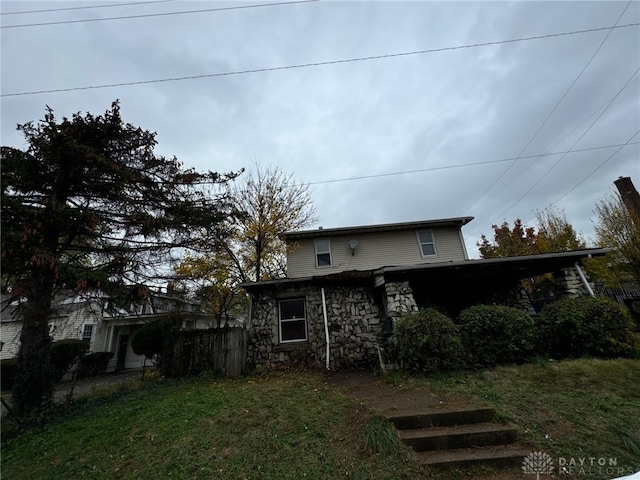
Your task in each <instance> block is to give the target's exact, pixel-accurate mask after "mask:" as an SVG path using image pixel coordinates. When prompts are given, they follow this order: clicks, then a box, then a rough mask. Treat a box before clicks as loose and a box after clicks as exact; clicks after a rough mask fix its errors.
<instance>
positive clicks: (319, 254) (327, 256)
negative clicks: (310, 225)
mask: <svg viewBox="0 0 640 480" xmlns="http://www.w3.org/2000/svg"><path fill="white" fill-rule="evenodd" d="M314 243H315V245H316V265H317V266H318V267H330V266H331V241H330V240H329V239H328V238H318V239H316V240H314Z"/></svg>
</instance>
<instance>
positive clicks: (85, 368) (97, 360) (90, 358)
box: [78, 352, 113, 378]
mask: <svg viewBox="0 0 640 480" xmlns="http://www.w3.org/2000/svg"><path fill="white" fill-rule="evenodd" d="M112 358H113V352H93V353H89V354H87V355H85V356H84V357H81V358H80V368H79V369H78V377H79V378H83V377H94V376H96V375H98V374H99V373H104V372H105V371H106V370H107V365H108V364H109V360H111V359H112Z"/></svg>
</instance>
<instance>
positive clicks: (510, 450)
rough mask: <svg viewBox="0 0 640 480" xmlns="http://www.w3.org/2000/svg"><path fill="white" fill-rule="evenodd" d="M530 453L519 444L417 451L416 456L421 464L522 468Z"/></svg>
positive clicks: (432, 465) (444, 466)
mask: <svg viewBox="0 0 640 480" xmlns="http://www.w3.org/2000/svg"><path fill="white" fill-rule="evenodd" d="M529 453H531V451H530V450H525V449H523V448H521V447H518V446H505V447H483V448H465V449H455V450H438V451H431V452H416V453H415V456H416V459H417V460H418V462H419V463H420V464H421V465H428V466H430V467H438V468H440V467H443V468H446V467H468V466H470V465H478V464H481V465H486V466H489V467H500V468H510V467H512V468H520V467H522V462H523V461H524V458H525V457H526V456H527V455H529Z"/></svg>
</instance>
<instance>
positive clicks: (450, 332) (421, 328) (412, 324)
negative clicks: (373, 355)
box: [394, 308, 462, 372]
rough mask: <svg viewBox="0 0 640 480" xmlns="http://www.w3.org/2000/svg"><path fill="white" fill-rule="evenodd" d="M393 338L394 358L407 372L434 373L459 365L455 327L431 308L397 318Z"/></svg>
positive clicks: (459, 356)
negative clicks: (395, 343)
mask: <svg viewBox="0 0 640 480" xmlns="http://www.w3.org/2000/svg"><path fill="white" fill-rule="evenodd" d="M394 337H396V341H397V344H398V357H399V359H400V360H401V361H402V362H403V366H404V368H406V369H408V370H414V371H425V372H436V371H439V370H453V369H455V368H458V367H459V366H460V365H461V364H462V362H461V357H462V345H461V343H460V336H459V333H458V328H457V327H456V325H455V324H454V323H453V321H452V320H451V319H450V318H449V317H447V316H446V315H444V314H442V313H440V312H438V311H437V310H434V309H432V308H427V309H423V310H420V311H419V312H411V313H406V314H404V315H403V316H402V317H400V318H399V319H398V322H397V324H396V326H395V329H394Z"/></svg>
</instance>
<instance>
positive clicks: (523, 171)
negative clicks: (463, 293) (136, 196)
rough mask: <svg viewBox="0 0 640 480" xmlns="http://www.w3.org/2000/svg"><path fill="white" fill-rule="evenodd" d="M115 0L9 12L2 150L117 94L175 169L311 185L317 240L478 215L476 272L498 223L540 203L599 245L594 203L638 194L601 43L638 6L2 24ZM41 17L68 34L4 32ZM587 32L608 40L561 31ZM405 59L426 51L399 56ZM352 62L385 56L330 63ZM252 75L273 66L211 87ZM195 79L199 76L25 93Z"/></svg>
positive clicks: (633, 53)
mask: <svg viewBox="0 0 640 480" xmlns="http://www.w3.org/2000/svg"><path fill="white" fill-rule="evenodd" d="M125 1H126V0H125ZM273 1H274V3H275V1H276V0H273ZM113 3H117V2H115V1H107V2H32V1H21V2H9V1H6V2H5V1H3V2H2V17H1V18H2V33H1V35H2V36H1V40H2V51H1V53H2V85H1V93H2V99H1V105H0V106H1V120H2V130H1V134H2V138H1V140H2V145H10V146H14V147H19V148H20V147H24V141H23V139H22V138H21V137H20V136H19V134H18V133H17V132H16V130H15V126H16V124H18V123H24V122H27V121H31V120H39V119H41V118H43V115H44V111H45V105H49V106H50V107H52V108H53V109H54V112H55V113H56V115H57V116H58V117H62V116H70V115H71V114H72V113H74V112H78V111H81V112H91V113H94V114H101V113H103V112H104V111H105V110H106V109H107V108H109V106H110V104H111V102H112V101H113V100H115V99H120V101H121V107H122V115H123V118H124V120H125V121H126V122H130V123H133V124H134V125H136V126H140V127H142V128H144V129H147V130H151V131H155V132H157V134H158V135H157V140H158V147H157V150H156V151H157V153H159V154H163V155H175V156H177V157H178V158H179V159H180V160H181V161H182V162H183V163H184V164H185V165H186V166H188V167H195V168H197V169H199V170H213V171H219V172H227V171H234V170H238V169H240V168H242V167H244V168H247V169H252V168H254V163H255V162H257V163H259V164H261V165H264V166H272V165H274V166H278V167H279V168H280V169H282V170H283V171H284V172H286V173H293V174H294V176H295V178H296V179H297V180H299V181H300V182H306V183H311V184H312V186H311V192H312V197H313V200H314V203H315V206H316V207H317V209H318V213H319V222H318V224H317V225H314V227H317V226H320V225H322V226H324V227H325V228H330V227H341V226H356V225H368V224H378V223H393V222H405V221H413V220H428V219H436V218H448V217H458V216H473V217H475V220H474V221H472V222H471V223H470V224H469V225H467V226H466V227H464V229H463V232H464V234H465V238H466V242H467V248H468V250H469V254H470V256H472V257H477V255H478V254H477V248H476V246H475V244H476V242H477V241H478V239H479V236H480V234H481V233H484V234H487V235H489V236H490V235H491V234H492V229H491V225H492V224H493V223H501V222H502V221H504V220H507V221H509V222H510V223H512V222H513V220H514V219H515V218H518V217H519V218H521V219H522V220H523V221H524V222H526V224H527V225H534V224H535V210H536V209H544V208H545V207H547V206H548V205H550V204H554V205H555V206H556V207H558V208H560V209H563V210H564V211H565V212H566V215H567V217H568V219H569V221H570V222H572V223H573V225H574V226H575V227H576V228H577V230H578V231H580V232H582V234H583V235H584V237H585V238H586V239H587V240H588V241H590V240H593V224H592V220H593V216H594V215H593V208H594V205H595V203H596V202H597V201H598V200H600V199H602V198H604V197H606V196H607V195H609V194H611V193H612V192H613V191H614V188H613V181H614V180H615V179H616V178H618V177H619V176H630V177H631V178H632V180H633V181H634V182H635V184H636V187H637V188H639V189H640V148H639V145H638V144H637V143H636V144H634V142H640V133H638V132H639V131H640V81H639V74H638V68H639V67H640V27H638V26H637V25H635V26H626V27H622V28H615V29H614V28H611V27H613V26H614V25H616V24H617V25H618V26H624V25H629V24H637V23H638V22H640V3H639V2H638V1H633V2H626V1H625V2H615V1H606V2H594V1H589V2H577V1H572V2H526V1H518V2H470V3H458V2H423V1H414V2H397V1H396V2H378V1H351V2H338V1H317V2H301V3H289V4H283V5H271V6H262V7H256V8H234V9H228V8H227V9H225V10H217V11H207V12H198V13H182V14H178V15H162V16H158V15H157V14H159V13H169V12H188V11H193V10H203V9H207V10H210V9H220V8H225V7H240V6H245V5H257V3H253V2H250V1H247V2H239V1H234V2H211V1H207V2H205V1H199V2H193V1H180V0H174V1H162V2H148V3H145V4H136V5H132V4H131V3H134V2H133V1H130V2H127V3H130V4H129V5H126V3H125V2H122V3H121V4H120V5H118V6H111V7H104V8H81V9H78V8H76V9H70V10H60V11H49V12H41V13H31V14H16V15H10V14H9V13H11V12H24V11H28V10H40V9H62V8H68V7H95V6H98V5H108V4H113ZM263 5H264V4H263ZM623 12H624V13H623ZM139 15H147V16H144V17H140V18H128V19H116V20H101V21H90V22H76V23H68V22H73V21H77V20H87V19H91V20H94V19H101V18H103V19H106V18H112V17H122V16H139ZM45 22H67V23H62V24H54V25H40V26H23V27H18V28H8V27H10V26H12V25H25V24H34V23H45ZM591 29H601V30H598V31H593V32H585V33H572V34H568V35H561V36H557V35H556V34H564V33H570V32H576V31H582V30H591ZM549 35H556V36H549ZM540 36H548V37H547V38H539V39H531V40H524V41H513V40H518V39H523V38H528V37H540ZM487 43H490V45H484V46H477V44H487ZM473 45H476V46H473ZM452 47H463V48H452ZM412 52H422V53H414V54H409V55H395V54H406V53H412ZM365 57H383V58H373V59H367V60H358V61H349V62H343V61H344V60H351V59H363V58H365ZM335 61H339V63H329V64H324V65H316V66H306V67H301V68H288V69H277V67H289V66H299V65H306V64H314V63H325V62H335ZM274 68H276V69H274ZM269 69H271V70H269ZM247 70H266V71H259V72H253V73H241V74H233V75H224V76H213V75H214V74H221V73H233V72H242V71H247ZM193 76H206V77H204V78H199V79H186V80H175V81H166V82H156V83H142V84H135V85H129V86H112V87H107V88H95V89H76V90H72V91H62V92H60V91H59V92H51V93H39V94H32V92H40V91H43V90H58V89H69V88H82V87H93V86H101V85H108V84H119V83H129V82H148V81H153V80H164V79H175V78H178V77H193ZM14 94H21V95H14ZM634 135H635V136H634ZM625 143H628V144H627V145H626V146H622V145H623V144H625ZM600 147H604V148H600ZM570 150H579V151H578V152H573V153H568V154H564V155H561V154H556V155H548V154H549V153H554V152H567V151H570ZM541 155H543V156H541ZM519 157H521V158H519ZM508 159H512V160H508ZM513 159H517V160H513ZM507 160H508V161H507ZM468 164H477V165H468ZM464 165H466V166H464ZM402 172H410V173H402ZM366 176H375V177H374V178H364V179H363V178H362V177H366ZM354 178H356V179H354ZM348 179H351V180H348Z"/></svg>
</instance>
